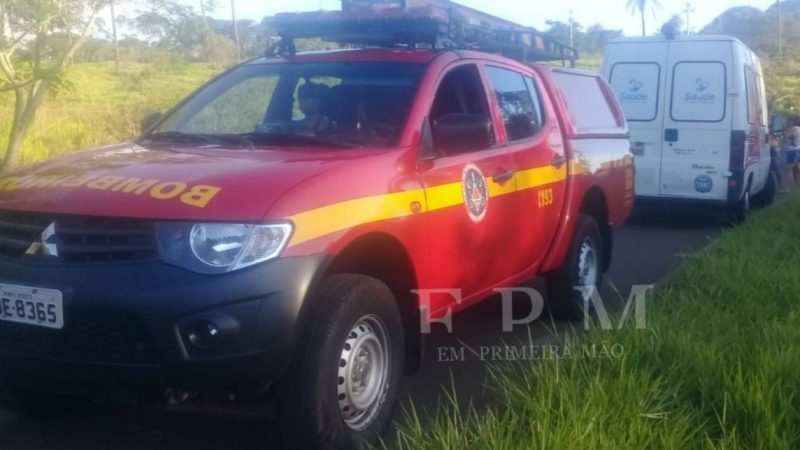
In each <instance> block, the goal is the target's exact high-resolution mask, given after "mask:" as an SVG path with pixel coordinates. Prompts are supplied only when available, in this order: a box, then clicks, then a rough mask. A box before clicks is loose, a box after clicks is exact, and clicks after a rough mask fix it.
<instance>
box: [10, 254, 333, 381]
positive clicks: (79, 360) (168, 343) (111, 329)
mask: <svg viewBox="0 0 800 450" xmlns="http://www.w3.org/2000/svg"><path fill="white" fill-rule="evenodd" d="M326 263H327V256H325V255H315V256H307V257H299V258H282V259H277V260H274V261H271V262H268V263H266V264H262V265H259V266H256V267H252V268H249V269H245V270H242V271H238V272H233V273H229V274H224V275H200V274H195V273H191V272H188V271H186V270H183V269H179V268H176V267H172V266H169V265H165V264H163V263H159V262H153V263H147V264H120V265H91V266H75V265H72V266H70V265H61V266H43V265H41V264H39V265H27V264H20V263H15V262H8V261H0V283H8V284H14V285H22V286H29V287H39V288H49V289H58V290H60V291H62V293H63V296H64V328H63V329H62V330H49V329H44V328H42V329H40V328H39V327H33V326H28V325H17V324H11V323H8V322H0V376H2V377H5V378H15V379H18V380H21V381H23V382H35V383H36V384H37V386H38V387H43V386H42V383H44V384H47V383H46V382H47V380H50V381H52V382H53V383H55V384H60V385H64V380H63V378H65V377H68V378H70V379H75V380H81V379H85V380H87V381H91V382H95V381H109V380H110V381H112V382H119V383H124V384H130V385H134V386H142V387H145V386H147V387H159V388H161V387H181V388H187V389H188V388H191V389H203V388H226V387H228V386H238V385H241V384H243V383H248V382H259V381H267V380H271V379H276V378H278V377H280V376H281V375H282V374H283V373H284V372H285V370H286V369H287V367H288V366H289V363H290V361H291V358H292V354H293V350H294V347H295V344H296V342H297V339H298V336H299V330H300V329H302V326H301V322H302V317H303V316H304V311H305V309H304V306H305V303H306V298H307V297H308V296H309V293H310V292H311V291H312V289H313V286H314V284H315V283H316V277H317V276H318V274H319V273H321V270H320V269H321V268H322V267H323V266H324V265H325V264H326ZM209 326H213V328H214V329H215V330H216V333H214V335H213V336H212V337H213V339H211V340H208V339H206V340H202V339H197V338H198V336H200V337H202V331H203V330H208V329H209ZM206 337H208V336H206Z"/></svg>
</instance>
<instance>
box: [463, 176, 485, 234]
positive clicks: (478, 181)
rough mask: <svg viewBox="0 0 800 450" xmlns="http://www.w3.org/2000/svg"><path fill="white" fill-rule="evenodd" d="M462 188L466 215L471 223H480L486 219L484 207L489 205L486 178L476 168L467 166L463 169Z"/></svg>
mask: <svg viewBox="0 0 800 450" xmlns="http://www.w3.org/2000/svg"><path fill="white" fill-rule="evenodd" d="M462 186H463V187H462V189H463V194H464V204H465V205H466V207H467V214H469V218H470V219H472V221H473V222H480V221H481V220H483V218H484V217H486V207H487V206H488V205H489V189H488V188H487V187H486V178H485V177H484V176H483V174H482V173H481V171H480V170H479V169H478V168H477V167H475V166H474V165H472V164H469V165H467V166H466V167H465V168H464V175H463V184H462Z"/></svg>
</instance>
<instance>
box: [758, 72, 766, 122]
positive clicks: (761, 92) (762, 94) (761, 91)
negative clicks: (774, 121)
mask: <svg viewBox="0 0 800 450" xmlns="http://www.w3.org/2000/svg"><path fill="white" fill-rule="evenodd" d="M756 84H757V86H758V101H759V104H760V105H761V125H762V126H765V127H766V126H768V125H769V119H767V110H768V106H767V90H766V87H765V86H764V78H763V77H762V76H761V75H760V74H759V73H757V74H756Z"/></svg>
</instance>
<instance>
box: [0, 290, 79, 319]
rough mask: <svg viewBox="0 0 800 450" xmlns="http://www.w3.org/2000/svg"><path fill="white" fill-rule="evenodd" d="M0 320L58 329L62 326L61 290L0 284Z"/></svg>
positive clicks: (62, 305)
mask: <svg viewBox="0 0 800 450" xmlns="http://www.w3.org/2000/svg"><path fill="white" fill-rule="evenodd" d="M0 321H6V322H16V323H23V324H27V325H34V326H39V327H46V328H53V329H56V330H60V329H62V328H64V296H63V295H62V294H61V291H56V290H54V289H40V288H31V287H26V286H14V285H10V284H0Z"/></svg>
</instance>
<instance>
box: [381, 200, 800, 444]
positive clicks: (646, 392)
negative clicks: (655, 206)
mask: <svg viewBox="0 0 800 450" xmlns="http://www.w3.org/2000/svg"><path fill="white" fill-rule="evenodd" d="M798 217H800V196H798V195H795V196H794V197H792V198H789V199H786V200H784V201H782V202H781V203H779V204H778V205H776V206H774V207H773V208H771V209H769V210H766V211H764V212H763V213H761V214H759V215H757V216H756V217H754V218H753V220H752V221H750V222H749V223H747V224H746V225H745V226H743V227H741V228H739V229H736V230H733V231H731V232H728V233H726V234H725V235H723V236H722V238H721V239H720V240H719V242H718V243H717V244H715V245H713V246H712V247H711V248H710V249H708V250H706V251H703V252H701V253H700V254H698V255H696V256H694V257H691V258H690V259H689V260H688V261H687V262H686V263H685V264H684V265H683V267H682V269H680V271H679V274H678V275H677V277H676V278H675V279H674V281H673V282H672V283H671V284H670V286H669V287H667V288H664V289H662V290H661V291H659V292H658V293H657V294H656V295H655V298H654V299H652V300H650V301H649V302H648V309H647V329H646V330H636V329H633V328H624V329H622V330H617V331H602V330H598V329H596V328H595V329H593V330H592V331H589V332H588V333H587V334H586V335H584V336H581V337H570V338H567V340H566V343H565V344H564V345H568V346H573V347H574V346H578V345H580V344H603V343H604V344H606V345H613V344H618V345H620V346H622V347H623V348H624V356H623V357H622V358H619V359H615V358H580V357H576V358H571V359H548V360H543V361H539V362H535V363H531V362H527V363H513V364H507V365H505V366H498V367H495V368H494V370H493V371H492V373H493V375H492V376H490V377H489V380H488V381H487V383H488V384H489V385H490V386H491V388H492V389H493V390H494V393H495V394H496V406H494V407H489V408H488V409H485V408H469V409H466V410H465V409H463V408H462V409H459V408H458V407H456V406H455V404H456V402H451V403H452V404H451V405H449V406H446V407H444V408H443V409H442V410H441V411H439V414H438V415H437V416H436V417H435V418H433V419H431V420H429V419H428V418H426V417H421V416H420V415H419V414H418V413H417V412H415V411H413V410H412V411H411V412H410V413H409V415H408V416H409V418H408V420H407V422H406V423H404V424H402V426H401V428H400V431H399V433H398V437H397V443H396V446H397V447H398V448H401V449H496V450H501V449H536V448H547V449H553V448H554V449H576V448H592V449H615V450H616V449H641V448H674V449H684V448H705V449H797V448H800V257H799V256H800V239H799V237H800V236H799V235H798V230H800V227H798Z"/></svg>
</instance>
